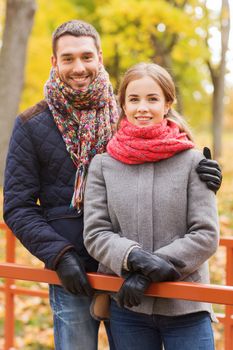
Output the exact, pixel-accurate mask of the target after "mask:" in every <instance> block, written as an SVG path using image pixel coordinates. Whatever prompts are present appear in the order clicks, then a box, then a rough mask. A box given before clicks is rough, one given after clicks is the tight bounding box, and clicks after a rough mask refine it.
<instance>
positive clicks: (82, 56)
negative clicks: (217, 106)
mask: <svg viewBox="0 0 233 350" xmlns="http://www.w3.org/2000/svg"><path fill="white" fill-rule="evenodd" d="M52 47H53V55H52V69H51V73H50V77H49V80H48V81H47V82H46V84H45V99H44V100H43V101H42V102H40V103H38V104H37V105H36V106H34V107H32V108H30V109H29V110H27V111H26V112H24V113H22V114H21V115H19V116H18V117H17V119H16V122H15V126H14V129H13V133H12V137H11V140H10V145H9V152H8V157H7V162H6V171H5V185H4V219H5V221H6V223H7V224H8V225H9V227H10V228H11V229H12V231H13V232H14V234H15V235H16V236H17V238H18V239H19V240H20V241H21V242H22V244H23V245H24V246H25V247H26V248H27V249H28V250H29V251H30V252H31V253H32V254H33V255H35V256H36V257H38V258H39V259H40V260H42V261H43V262H44V263H45V267H46V268H48V269H52V270H55V271H56V272H57V274H58V276H59V278H60V280H61V283H62V286H57V285H50V286H49V293H50V303H51V307H52V310H53V316H54V337H55V348H56V350H71V349H72V350H95V349H97V336H98V328H99V322H98V321H97V320H95V319H93V318H92V317H91V316H90V311H89V308H90V304H91V301H92V296H93V290H92V288H91V286H90V284H89V282H88V279H87V276H86V272H95V271H97V268H98V262H100V263H101V264H100V267H99V270H100V271H103V272H105V273H115V274H118V275H121V276H124V278H125V282H124V284H123V286H122V287H121V289H120V291H119V292H118V293H117V295H116V296H114V297H113V298H112V299H111V321H110V322H106V331H107V334H108V338H109V344H110V349H111V350H113V349H141V348H142V347H144V348H145V349H148V350H150V349H152V348H153V349H161V348H162V344H163V345H164V347H165V349H166V350H167V349H171V348H172V349H174V350H175V349H183V350H186V349H189V350H191V349H198V347H197V343H195V342H197V341H200V347H201V346H202V349H206V350H207V349H208V350H209V349H213V348H214V345H213V334H212V329H211V324H210V318H211V319H212V320H213V319H214V315H213V313H212V310H211V308H210V307H209V306H208V305H207V304H204V303H194V302H187V301H180V300H167V299H158V298H148V297H143V292H144V291H145V290H146V288H147V287H148V285H149V284H150V283H151V281H157V282H158V281H165V280H189V281H200V282H208V281H209V280H208V266H207V262H206V260H207V259H208V258H209V256H210V255H211V254H213V253H214V251H215V249H216V247H217V240H218V238H217V237H218V224H217V214H216V206H215V198H214V197H215V195H214V192H215V191H217V190H218V189H219V187H220V184H221V171H220V169H219V167H218V165H217V163H216V162H215V161H212V160H210V159H205V158H204V157H203V156H202V155H201V153H200V152H198V151H196V150H194V149H193V148H194V143H193V141H192V139H191V136H190V133H189V131H188V129H187V127H186V126H185V124H184V123H183V121H182V119H181V118H180V117H179V116H177V115H176V114H175V112H174V111H173V109H172V103H173V102H174V99H175V90H174V84H173V82H172V80H171V77H170V75H169V74H168V73H167V72H166V71H165V70H164V69H163V68H161V67H159V66H157V65H154V64H139V65H136V66H135V67H133V68H131V69H129V71H128V72H127V73H126V75H125V77H124V79H123V82H122V85H121V88H120V94H119V102H120V106H121V108H122V112H121V113H122V115H121V116H120V119H119V122H118V126H117V132H116V134H115V136H113V135H114V131H115V125H116V122H117V119H118V111H117V106H116V102H115V98H114V95H113V90H112V86H111V84H110V82H109V79H108V74H107V73H106V71H105V69H104V67H103V59H102V51H101V44H100V38H99V34H98V33H97V31H96V30H95V28H93V27H92V26H91V25H90V24H88V23H85V22H83V21H78V20H72V21H69V22H66V23H63V24H62V25H61V26H59V27H58V28H57V29H56V30H55V32H54V34H53V38H52ZM110 140H111V141H110ZM109 141H110V142H109ZM108 142H109V143H108ZM107 144H108V146H107ZM106 147H107V153H105V154H103V155H101V154H102V153H104V152H105V151H106ZM96 154H98V155H97V156H96V157H95V158H94V160H93V162H92V164H91V167H90V171H89V175H88V181H87V186H86V191H85V232H84V236H85V237H84V238H83V229H84V228H83V202H84V189H85V185H86V179H87V170H88V167H89V164H90V162H91V159H92V158H93V157H94V156H95V155H96ZM208 158H209V156H208ZM160 160H161V161H160ZM197 172H198V174H197ZM200 179H201V180H202V181H203V182H202V181H200ZM208 188H210V189H208ZM70 203H72V205H70ZM83 239H85V245H86V247H87V249H88V251H89V253H90V255H89V254H88V252H87V250H86V248H85V246H84V242H83ZM141 327H142V328H143V332H141ZM138 331H140V336H139V337H136V336H135V334H136V333H138ZM202 338H203V341H204V342H205V345H202ZM175 339H176V340H175ZM176 341H177V345H176V347H175V342H176ZM135 342H136V344H135ZM180 342H181V344H182V346H181V345H180ZM171 343H172V344H173V345H172V347H171ZM142 344H143V345H142Z"/></svg>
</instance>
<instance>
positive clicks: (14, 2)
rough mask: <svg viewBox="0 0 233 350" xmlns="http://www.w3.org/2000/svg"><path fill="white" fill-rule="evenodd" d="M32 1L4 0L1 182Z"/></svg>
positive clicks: (0, 83)
mask: <svg viewBox="0 0 233 350" xmlns="http://www.w3.org/2000/svg"><path fill="white" fill-rule="evenodd" d="M35 10H36V5H35V0H20V1H19V0H7V2H6V16H5V26H4V32H3V39H2V47H1V52H0V87H1V89H0V132H1V135H0V148H1V153H0V183H2V181H3V169H4V164H5V156H6V151H7V147H8V140H9V135H10V132H11V129H12V124H13V120H14V118H15V115H16V113H17V111H18V106H19V101H20V95H21V91H22V86H23V81H24V65H25V60H26V49H27V43H28V37H29V34H30V32H31V28H32V24H33V18H34V13H35Z"/></svg>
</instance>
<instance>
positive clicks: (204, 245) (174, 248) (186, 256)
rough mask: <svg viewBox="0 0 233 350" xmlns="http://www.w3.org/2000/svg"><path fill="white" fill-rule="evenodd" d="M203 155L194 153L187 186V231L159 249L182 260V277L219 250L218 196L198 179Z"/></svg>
mask: <svg viewBox="0 0 233 350" xmlns="http://www.w3.org/2000/svg"><path fill="white" fill-rule="evenodd" d="M202 158H203V156H202V154H201V153H200V152H195V153H194V158H193V161H192V166H191V170H190V174H189V182H188V188H187V203H188V205H187V216H186V218H187V233H186V234H185V236H184V237H182V238H177V239H175V240H174V241H173V242H171V243H170V244H168V245H166V246H164V247H162V248H160V249H158V250H156V251H155V252H154V253H159V254H161V255H165V256H167V257H171V258H172V257H174V258H176V259H179V260H182V261H183V262H184V264H185V265H186V266H185V267H184V268H183V269H181V271H180V272H181V278H184V277H186V276H187V275H189V274H191V273H192V272H194V271H195V270H197V269H198V267H199V266H200V265H202V264H203V263H204V262H205V261H207V260H208V259H209V258H210V257H211V256H212V255H213V254H214V253H215V252H216V250H217V248H218V244H219V221H218V211H217V204H216V196H215V194H214V192H213V191H211V190H209V189H208V188H207V186H206V184H205V183H204V182H202V181H201V180H200V179H199V176H198V174H197V172H196V167H197V165H198V163H199V161H200V160H201V159H202Z"/></svg>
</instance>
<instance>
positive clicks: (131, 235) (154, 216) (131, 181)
mask: <svg viewBox="0 0 233 350" xmlns="http://www.w3.org/2000/svg"><path fill="white" fill-rule="evenodd" d="M202 158H203V155H202V153H201V152H200V151H198V150H195V149H191V150H186V151H183V152H180V153H178V154H176V155H175V156H173V157H171V158H168V159H165V160H162V161H158V162H153V163H144V164H140V165H127V164H123V163H121V162H119V161H117V160H115V159H113V158H112V157H110V156H109V155H108V154H107V153H104V154H101V155H96V156H95V157H94V159H93V160H92V162H91V165H90V168H89V174H88V179H87V185H86V192H85V206H84V243H85V246H86V248H87V250H88V252H89V253H90V255H91V256H92V257H94V258H95V259H96V260H98V261H100V263H101V264H100V266H99V272H102V273H107V274H116V275H118V276H122V268H123V262H124V258H125V256H126V254H127V252H128V250H129V249H130V248H131V247H132V246H133V245H135V242H136V243H138V244H139V245H140V246H141V247H142V248H143V249H144V250H146V251H149V252H154V253H159V254H160V255H164V256H167V257H175V258H176V259H179V260H182V261H183V262H184V264H185V267H184V268H181V269H179V272H180V273H181V279H180V280H182V281H188V282H199V283H209V282H210V281H209V268H208V262H207V260H208V259H209V257H211V255H213V254H214V253H215V251H216V249H217V247H218V242H219V223H218V214H217V206H216V198H215V194H214V192H213V191H211V190H209V189H208V188H207V186H206V184H205V183H204V182H202V181H201V180H200V179H199V176H198V174H197V173H196V170H195V168H196V167H197V165H198V163H199V162H200V160H201V159H202ZM131 310H134V311H137V312H142V313H145V314H160V315H168V316H175V315H183V314H188V313H192V312H197V311H208V312H210V314H211V316H212V319H213V320H214V319H215V317H214V315H213V312H212V307H211V305H210V304H208V303H203V302H192V301H185V300H178V299H168V298H156V297H155V298H153V297H148V296H145V297H144V298H143V301H142V303H141V304H140V305H139V306H137V307H133V308H132V309H131Z"/></svg>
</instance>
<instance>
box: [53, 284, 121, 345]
mask: <svg viewBox="0 0 233 350" xmlns="http://www.w3.org/2000/svg"><path fill="white" fill-rule="evenodd" d="M49 298H50V305H51V308H52V311H53V321H54V342H55V349H56V350H71V349H72V350H84V349H85V350H97V348H98V330H99V325H100V323H99V322H98V321H96V320H94V319H93V318H92V317H91V315H90V311H89V309H90V303H91V299H90V298H89V297H86V296H76V295H72V294H70V293H68V292H66V291H65V289H64V288H62V287H60V286H58V285H49ZM105 328H106V332H107V335H108V340H109V345H110V350H115V348H114V345H113V342H112V338H111V332H110V327H109V325H108V323H105Z"/></svg>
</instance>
